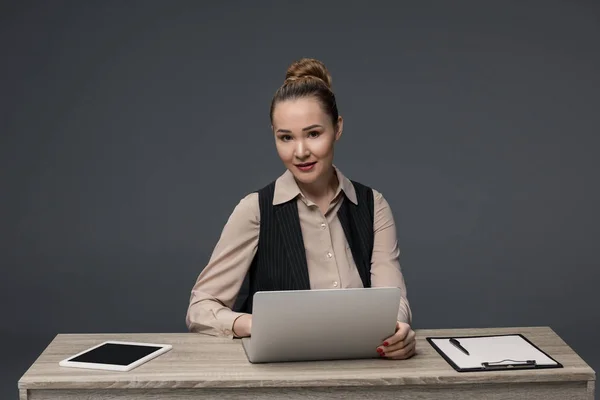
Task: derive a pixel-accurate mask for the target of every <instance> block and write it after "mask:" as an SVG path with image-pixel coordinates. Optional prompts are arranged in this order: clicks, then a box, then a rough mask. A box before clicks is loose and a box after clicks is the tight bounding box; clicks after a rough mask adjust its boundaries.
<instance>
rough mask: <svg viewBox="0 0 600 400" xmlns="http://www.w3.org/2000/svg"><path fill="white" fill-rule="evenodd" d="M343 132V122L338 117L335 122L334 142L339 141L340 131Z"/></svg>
mask: <svg viewBox="0 0 600 400" xmlns="http://www.w3.org/2000/svg"><path fill="white" fill-rule="evenodd" d="M343 130H344V120H343V118H342V117H341V116H339V117H338V120H337V131H336V132H335V141H336V142H337V141H338V140H340V137H341V136H342V131H343Z"/></svg>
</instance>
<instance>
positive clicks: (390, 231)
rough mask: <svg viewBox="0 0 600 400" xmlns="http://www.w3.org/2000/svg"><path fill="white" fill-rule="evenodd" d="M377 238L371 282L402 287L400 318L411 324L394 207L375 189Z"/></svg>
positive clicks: (374, 246) (372, 284)
mask: <svg viewBox="0 0 600 400" xmlns="http://www.w3.org/2000/svg"><path fill="white" fill-rule="evenodd" d="M373 197H374V203H375V204H374V214H375V217H374V222H373V230H374V235H375V237H374V240H373V255H372V257H371V286H373V287H378V286H387V287H390V286H392V287H398V288H400V289H401V291H402V297H401V299H400V308H399V310H398V321H399V322H404V323H407V324H411V322H412V312H411V309H410V304H409V303H408V297H407V291H406V284H405V282H404V276H403V275H402V271H401V268H400V262H399V257H400V250H399V248H398V239H397V237H396V224H395V222H394V216H393V215H392V210H391V208H390V206H389V204H388V202H387V201H386V200H385V198H384V197H383V195H382V194H381V193H379V192H378V191H376V190H373Z"/></svg>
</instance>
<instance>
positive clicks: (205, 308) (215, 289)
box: [186, 193, 260, 338]
mask: <svg viewBox="0 0 600 400" xmlns="http://www.w3.org/2000/svg"><path fill="white" fill-rule="evenodd" d="M259 214H260V211H259V207H258V194H257V193H252V194H249V195H248V196H246V197H245V198H243V199H242V200H241V201H240V203H239V204H238V205H237V206H236V207H235V209H234V210H233V212H232V214H231V215H230V217H229V219H228V220H227V223H226V224H225V227H224V228H223V231H222V233H221V237H220V238H219V241H218V243H217V245H216V246H215V248H214V250H213V253H212V256H211V258H210V260H209V262H208V264H207V265H206V267H204V269H203V270H202V272H201V273H200V275H199V276H198V279H197V280H196V283H195V285H194V287H193V288H192V293H191V296H190V303H189V306H188V310H187V315H186V325H187V327H188V329H189V331H190V332H198V333H205V334H209V335H215V336H225V337H229V338H232V337H233V336H234V332H233V330H234V329H233V328H234V324H235V323H236V320H237V321H238V322H239V323H238V324H236V333H238V334H239V335H240V336H247V335H248V334H249V325H247V323H248V322H249V320H250V318H249V317H250V315H249V314H243V313H238V312H234V311H232V310H231V308H232V307H233V305H234V303H235V300H236V298H237V295H238V292H239V290H240V287H241V286H242V283H243V281H244V278H245V276H246V273H247V272H248V269H249V267H250V264H251V263H252V260H253V259H254V255H255V254H256V248H257V246H258V236H259V231H260V215H259ZM242 316H243V318H240V317H242ZM238 318H239V319H238ZM242 322H243V323H242ZM241 325H243V326H241ZM240 328H241V329H240Z"/></svg>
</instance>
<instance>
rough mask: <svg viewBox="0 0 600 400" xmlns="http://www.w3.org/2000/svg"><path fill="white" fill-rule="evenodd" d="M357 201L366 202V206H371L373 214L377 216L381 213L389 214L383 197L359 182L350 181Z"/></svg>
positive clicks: (387, 204)
mask: <svg viewBox="0 0 600 400" xmlns="http://www.w3.org/2000/svg"><path fill="white" fill-rule="evenodd" d="M351 182H352V186H354V190H355V191H356V197H357V198H358V201H359V203H360V201H361V200H362V201H367V204H369V205H371V204H372V206H373V212H374V214H375V215H376V216H377V215H379V214H381V213H391V209H390V204H389V203H388V201H387V200H386V198H385V196H384V195H383V194H382V193H381V192H380V191H379V190H377V189H375V188H372V187H370V186H367V185H365V184H362V183H360V182H356V181H351Z"/></svg>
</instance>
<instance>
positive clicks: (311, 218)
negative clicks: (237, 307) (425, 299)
mask: <svg viewBox="0 0 600 400" xmlns="http://www.w3.org/2000/svg"><path fill="white" fill-rule="evenodd" d="M335 171H336V174H337V177H338V181H339V185H338V189H337V192H336V195H335V196H334V198H333V200H332V201H331V204H330V205H329V209H328V210H327V212H326V213H325V215H323V213H322V211H321V210H320V209H319V207H318V206H317V205H316V204H315V203H313V202H311V201H310V200H308V199H307V198H305V197H304V196H303V195H302V193H301V192H300V189H299V187H298V185H297V184H296V181H295V179H294V176H293V175H292V173H291V172H290V171H289V170H286V172H285V173H284V174H283V175H281V176H280V177H279V178H278V179H277V181H276V182H275V193H274V197H273V204H274V205H276V204H280V203H284V202H287V201H289V200H291V199H293V198H297V204H298V215H299V218H300V227H301V231H302V236H303V240H304V246H305V248H306V260H307V266H308V274H309V277H310V286H311V288H312V289H334V288H360V287H363V283H362V280H361V279H360V275H359V274H358V270H357V268H356V265H355V264H354V259H353V257H352V252H351V250H350V247H349V245H348V242H347V241H346V236H345V234H344V230H343V228H342V225H341V224H340V221H339V220H338V217H337V211H338V209H339V207H340V205H341V202H342V200H343V199H344V196H343V194H342V191H343V192H344V193H345V194H346V197H347V198H348V199H349V200H350V201H352V202H353V203H355V204H357V198H356V193H355V191H354V186H353V185H352V183H351V182H350V180H349V179H348V178H346V177H345V176H344V175H343V174H342V173H341V172H340V171H339V170H338V169H337V168H335ZM373 195H374V203H375V204H374V223H373V231H374V244H373V255H372V258H371V286H373V287H381V286H387V287H390V286H392V287H399V288H400V289H401V290H402V299H401V301H400V308H399V310H398V321H401V322H406V323H409V324H410V323H411V320H412V313H411V310H410V306H409V303H408V299H407V296H406V285H405V283H404V277H403V275H402V272H401V269H400V263H399V260H398V258H399V256H400V250H399V249H398V241H397V237H396V225H395V223H394V217H393V215H392V211H391V209H390V207H389V205H388V203H387V201H386V200H385V199H384V197H383V196H382V194H381V193H379V192H378V191H376V190H374V189H373ZM259 230H260V210H259V205H258V193H251V194H249V195H247V196H246V197H244V198H243V199H242V200H241V201H240V202H239V204H238V205H237V206H236V207H235V209H234V210H233V212H232V214H231V215H230V217H229V219H228V221H227V223H226V224H225V227H224V228H223V231H222V233H221V237H220V239H219V241H218V243H217V245H216V246H215V248H214V251H213V253H212V256H211V258H210V260H209V262H208V264H207V265H206V267H205V268H204V269H203V270H202V272H200V275H199V276H198V279H197V281H196V284H195V285H194V287H193V288H192V293H191V297H190V302H189V307H188V310H187V315H186V324H187V327H188V329H189V330H190V331H191V332H199V333H205V334H210V335H215V336H223V337H229V338H232V337H233V332H232V327H233V323H234V321H235V320H236V318H238V317H239V316H241V315H243V314H242V313H237V312H234V311H232V310H231V307H233V304H234V303H235V300H236V297H237V295H238V292H239V290H240V287H241V285H242V282H243V280H244V277H245V276H246V272H247V271H248V269H249V267H250V264H251V263H252V260H253V258H254V255H255V254H256V249H257V246H258V237H259Z"/></svg>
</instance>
